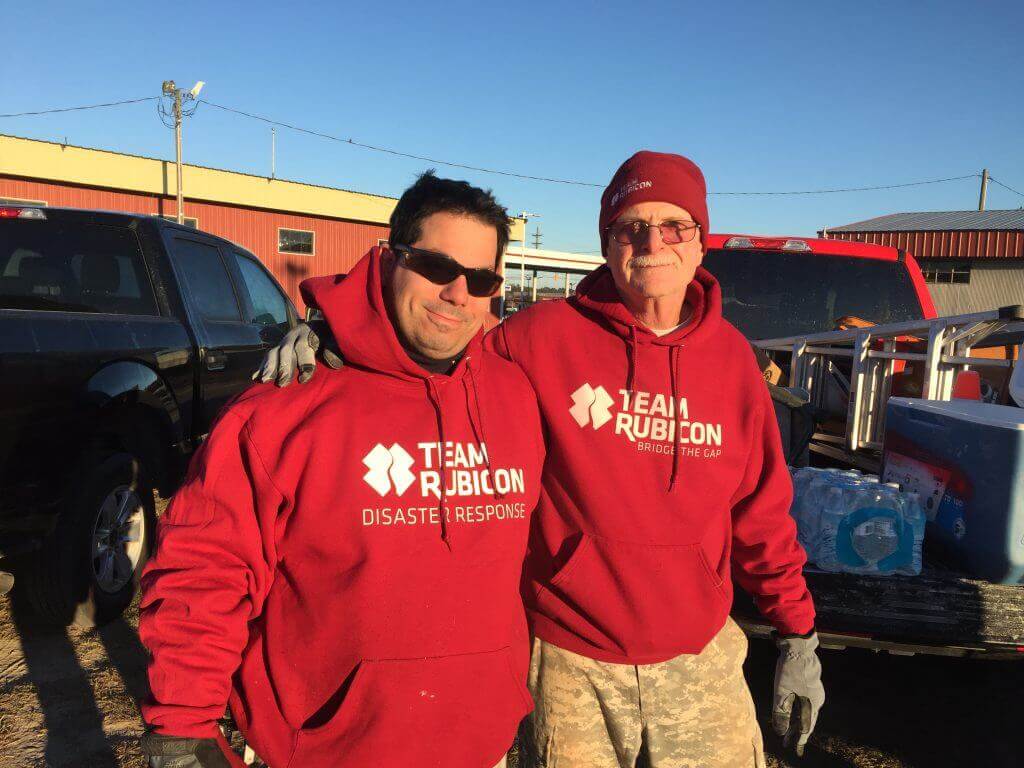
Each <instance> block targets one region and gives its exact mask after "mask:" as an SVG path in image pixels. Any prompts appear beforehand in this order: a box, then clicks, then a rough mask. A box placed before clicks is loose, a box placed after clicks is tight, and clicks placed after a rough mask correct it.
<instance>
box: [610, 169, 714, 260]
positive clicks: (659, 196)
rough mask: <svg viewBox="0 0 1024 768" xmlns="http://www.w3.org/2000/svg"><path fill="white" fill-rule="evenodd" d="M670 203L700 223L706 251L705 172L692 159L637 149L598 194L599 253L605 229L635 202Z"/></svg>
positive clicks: (706, 208)
mask: <svg viewBox="0 0 1024 768" xmlns="http://www.w3.org/2000/svg"><path fill="white" fill-rule="evenodd" d="M646 202H658V203H672V204H673V205H678V206H679V207H680V208H685V209H686V210H687V211H689V212H690V215H691V216H693V220H694V221H695V222H697V223H698V224H700V241H701V247H702V249H703V250H705V251H706V250H707V240H706V238H707V235H708V203H707V187H706V185H705V184H704V174H703V173H701V172H700V168H698V167H697V165H696V163H694V162H693V161H692V160H688V159H687V158H685V157H683V156H682V155H670V154H666V153H664V152H648V151H646V150H644V151H642V152H637V153H636V154H635V155H633V156H632V157H631V158H629V160H627V161H626V162H624V163H623V164H622V165H620V166H619V170H617V171H616V172H615V175H614V176H612V180H611V183H610V184H609V185H608V187H607V188H606V189H605V191H604V194H602V195H601V217H600V219H599V220H598V230H599V234H600V237H601V252H602V253H603V252H604V246H605V242H606V237H605V232H604V228H605V227H607V226H608V225H609V224H611V223H612V222H613V221H615V219H617V218H618V217H619V214H620V213H622V211H624V210H625V209H626V208H628V207H629V206H631V205H634V204H636V203H646Z"/></svg>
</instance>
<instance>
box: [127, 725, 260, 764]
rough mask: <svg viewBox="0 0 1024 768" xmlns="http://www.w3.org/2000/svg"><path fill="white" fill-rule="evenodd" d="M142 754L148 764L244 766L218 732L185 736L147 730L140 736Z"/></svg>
mask: <svg viewBox="0 0 1024 768" xmlns="http://www.w3.org/2000/svg"><path fill="white" fill-rule="evenodd" d="M142 754H143V755H145V756H146V758H147V759H148V760H149V762H148V763H147V765H148V766H149V768H246V766H245V763H243V762H242V760H241V758H240V757H239V756H238V755H236V754H235V753H234V752H232V751H231V749H230V747H228V743H227V741H226V740H225V739H224V737H223V736H222V735H220V734H218V735H217V737H216V738H210V739H188V738H184V737H182V736H164V735H163V734H160V733H147V734H145V735H144V736H143V737H142Z"/></svg>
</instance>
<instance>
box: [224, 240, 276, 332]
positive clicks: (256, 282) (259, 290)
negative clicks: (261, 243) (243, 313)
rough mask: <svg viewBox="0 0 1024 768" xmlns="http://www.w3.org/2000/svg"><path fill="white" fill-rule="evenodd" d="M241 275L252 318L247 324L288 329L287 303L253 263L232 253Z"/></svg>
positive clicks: (240, 255) (245, 257)
mask: <svg viewBox="0 0 1024 768" xmlns="http://www.w3.org/2000/svg"><path fill="white" fill-rule="evenodd" d="M233 255H234V257H235V261H237V262H238V271H239V272H241V274H242V280H243V282H244V283H245V289H246V290H247V291H248V292H249V303H250V304H251V305H252V314H253V316H252V317H250V318H247V320H248V322H250V323H254V324H256V325H278V326H280V327H281V328H282V330H287V328H288V302H287V300H286V299H285V297H284V296H283V295H282V293H281V291H280V290H278V287H277V286H276V285H274V281H273V280H271V279H270V278H269V277H268V276H267V273H266V272H264V271H263V268H262V267H261V266H260V265H259V264H257V263H256V262H255V261H253V260H252V259H250V258H249V257H247V256H243V255H242V254H240V253H237V252H233Z"/></svg>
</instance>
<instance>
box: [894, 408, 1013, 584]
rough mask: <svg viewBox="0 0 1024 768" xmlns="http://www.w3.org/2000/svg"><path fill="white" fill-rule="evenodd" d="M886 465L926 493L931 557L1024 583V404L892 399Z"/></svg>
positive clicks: (982, 575)
mask: <svg viewBox="0 0 1024 768" xmlns="http://www.w3.org/2000/svg"><path fill="white" fill-rule="evenodd" d="M883 466H884V469H883V475H884V479H885V481H886V482H897V483H899V484H900V485H901V486H903V490H905V491H914V492H916V493H917V494H919V495H920V497H921V506H922V508H923V509H924V511H925V514H926V515H927V517H928V526H927V531H926V534H925V542H924V552H925V557H926V559H927V558H930V557H931V556H933V555H937V556H938V557H939V558H940V559H942V560H945V561H947V562H949V563H950V564H951V565H953V566H955V567H957V568H959V569H960V570H962V571H963V572H964V573H966V574H967V575H969V576H972V577H974V578H979V579H984V580H986V581H991V582H993V583H996V584H1021V583H1024V408H1014V407H1012V406H1008V405H990V404H988V403H979V402H974V401H971V400H953V401H951V402H940V401H936V400H919V399H916V398H906V397H893V398H890V399H889V402H888V405H887V406H886V421H885V455H884V458H883Z"/></svg>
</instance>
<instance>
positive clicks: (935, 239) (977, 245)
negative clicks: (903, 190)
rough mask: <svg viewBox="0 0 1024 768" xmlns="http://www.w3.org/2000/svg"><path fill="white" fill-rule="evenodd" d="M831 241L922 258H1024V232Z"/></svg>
mask: <svg viewBox="0 0 1024 768" xmlns="http://www.w3.org/2000/svg"><path fill="white" fill-rule="evenodd" d="M826 237H828V238H829V239H830V240H850V241H853V242H856V243H874V244H875V245H888V246H890V247H893V248H902V249H904V250H905V251H908V252H909V253H912V254H913V255H914V256H915V257H917V258H918V259H927V258H986V259H1021V258H1024V232H1021V231H1019V230H1018V231H1002V230H988V231H986V230H963V231H946V232H827V234H826Z"/></svg>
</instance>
